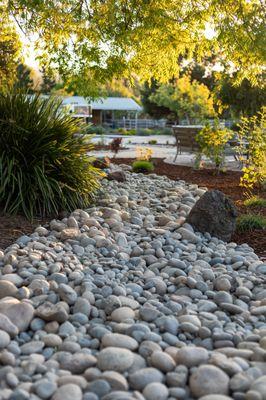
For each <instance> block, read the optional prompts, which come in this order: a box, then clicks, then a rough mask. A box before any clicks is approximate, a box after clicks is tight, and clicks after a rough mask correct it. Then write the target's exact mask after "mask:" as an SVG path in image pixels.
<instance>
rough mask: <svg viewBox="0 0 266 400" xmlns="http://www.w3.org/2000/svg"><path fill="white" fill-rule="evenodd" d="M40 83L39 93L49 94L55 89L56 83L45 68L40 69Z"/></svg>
mask: <svg viewBox="0 0 266 400" xmlns="http://www.w3.org/2000/svg"><path fill="white" fill-rule="evenodd" d="M41 73H42V83H41V87H40V92H41V93H43V94H51V91H52V90H53V89H54V88H55V87H56V81H55V79H54V78H53V77H52V76H51V74H50V73H48V72H47V71H46V69H45V68H43V69H42V71H41Z"/></svg>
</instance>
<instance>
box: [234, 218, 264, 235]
mask: <svg viewBox="0 0 266 400" xmlns="http://www.w3.org/2000/svg"><path fill="white" fill-rule="evenodd" d="M236 228H237V230H238V231H239V232H246V231H252V230H254V229H266V218H265V217H263V216H262V215H252V214H247V215H241V216H240V217H238V218H237V224H236Z"/></svg>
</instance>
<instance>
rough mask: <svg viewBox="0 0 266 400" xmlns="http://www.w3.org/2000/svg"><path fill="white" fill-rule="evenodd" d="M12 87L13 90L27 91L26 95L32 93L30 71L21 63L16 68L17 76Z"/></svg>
mask: <svg viewBox="0 0 266 400" xmlns="http://www.w3.org/2000/svg"><path fill="white" fill-rule="evenodd" d="M14 87H15V89H21V90H24V91H27V92H28V93H33V92H34V90H33V88H34V83H33V80H32V78H31V69H30V68H29V67H27V66H26V65H24V64H22V63H20V64H19V65H18V66H17V76H16V82H15V84H14Z"/></svg>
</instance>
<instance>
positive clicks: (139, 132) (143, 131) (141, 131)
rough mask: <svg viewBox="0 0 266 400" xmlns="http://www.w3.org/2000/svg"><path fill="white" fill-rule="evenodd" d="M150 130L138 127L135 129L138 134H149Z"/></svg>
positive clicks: (150, 133)
mask: <svg viewBox="0 0 266 400" xmlns="http://www.w3.org/2000/svg"><path fill="white" fill-rule="evenodd" d="M152 133H153V132H152V130H151V129H143V128H140V129H138V130H137V134H138V135H139V136H150V135H152Z"/></svg>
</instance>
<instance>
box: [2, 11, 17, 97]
mask: <svg viewBox="0 0 266 400" xmlns="http://www.w3.org/2000/svg"><path fill="white" fill-rule="evenodd" d="M0 27H1V28H0V87H1V88H2V90H3V89H4V88H5V87H6V86H9V85H11V84H12V82H13V80H14V77H15V76H16V68H17V65H18V59H19V56H20V52H21V42H20V40H19V36H18V34H17V32H16V29H15V26H14V24H13V23H12V20H11V18H10V17H9V15H8V13H7V9H6V8H5V7H4V6H3V5H2V3H0Z"/></svg>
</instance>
